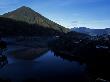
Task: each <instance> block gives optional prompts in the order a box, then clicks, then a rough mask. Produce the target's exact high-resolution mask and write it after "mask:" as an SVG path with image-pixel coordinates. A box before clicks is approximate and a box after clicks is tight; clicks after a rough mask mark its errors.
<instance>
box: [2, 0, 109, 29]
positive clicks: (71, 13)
mask: <svg viewBox="0 0 110 82" xmlns="http://www.w3.org/2000/svg"><path fill="white" fill-rule="evenodd" d="M21 6H27V7H30V8H32V9H33V10H35V11H36V12H38V13H40V14H42V15H43V16H45V17H47V18H49V19H50V20H52V21H54V22H56V23H58V24H61V25H62V26H65V27H67V28H73V27H88V28H96V29H103V28H110V0H0V15H2V14H4V13H7V12H10V11H13V10H15V9H17V8H19V7H21Z"/></svg>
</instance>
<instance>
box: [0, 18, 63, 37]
mask: <svg viewBox="0 0 110 82" xmlns="http://www.w3.org/2000/svg"><path fill="white" fill-rule="evenodd" d="M0 32H2V35H3V36H53V35H60V34H62V33H61V32H59V31H57V30H54V29H52V28H45V27H43V26H40V25H37V24H29V23H27V22H22V21H16V20H13V19H10V18H4V17H0Z"/></svg>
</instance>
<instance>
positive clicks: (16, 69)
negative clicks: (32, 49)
mask: <svg viewBox="0 0 110 82" xmlns="http://www.w3.org/2000/svg"><path fill="white" fill-rule="evenodd" d="M8 57H9V56H8ZM15 60H16V59H15ZM17 60H18V59H17ZM85 68H86V65H85V64H82V65H81V64H80V63H79V62H77V61H72V62H69V61H67V60H66V59H65V60H63V59H62V58H59V57H56V56H54V52H51V51H48V52H47V53H45V54H44V55H42V56H39V57H37V58H36V59H34V60H28V61H21V60H19V61H17V62H13V63H11V64H7V65H6V66H5V67H3V68H2V69H0V77H1V78H3V79H11V80H12V81H19V82H21V81H24V82H25V81H27V80H28V79H29V80H36V81H45V82H59V81H60V82H61V81H63V82H68V81H69V82H73V81H74V82H88V81H87V75H86V74H85V73H86V72H85Z"/></svg>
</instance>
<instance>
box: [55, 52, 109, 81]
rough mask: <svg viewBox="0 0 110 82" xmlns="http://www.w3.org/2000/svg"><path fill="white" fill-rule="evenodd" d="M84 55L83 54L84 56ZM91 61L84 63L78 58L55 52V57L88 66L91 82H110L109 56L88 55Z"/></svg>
mask: <svg viewBox="0 0 110 82" xmlns="http://www.w3.org/2000/svg"><path fill="white" fill-rule="evenodd" d="M82 55H83V54H82ZM88 55H90V56H91V59H89V58H88V59H87V60H86V61H82V60H80V59H78V58H76V57H72V56H69V55H66V54H60V53H57V52H55V56H57V57H60V58H63V60H68V61H71V62H72V61H77V62H78V61H79V62H80V63H81V64H83V63H85V64H86V67H87V68H86V69H85V70H86V71H87V74H88V78H89V80H90V81H91V82H110V75H109V74H110V57H109V54H101V53H100V54H94V55H92V54H88Z"/></svg>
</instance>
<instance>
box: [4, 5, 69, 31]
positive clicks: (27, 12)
mask: <svg viewBox="0 0 110 82" xmlns="http://www.w3.org/2000/svg"><path fill="white" fill-rule="evenodd" d="M2 17H5V18H11V19H14V20H18V21H23V22H27V23H29V24H37V25H39V26H43V27H46V28H52V29H54V30H58V31H60V32H68V31H69V29H67V28H65V27H63V26H61V25H59V24H57V23H55V22H53V21H51V20H49V19H47V18H46V17H44V16H42V15H41V14H39V13H37V12H35V11H34V10H32V9H31V8H29V7H25V6H22V7H20V8H18V9H16V10H14V11H12V12H8V13H5V14H3V15H2Z"/></svg>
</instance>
